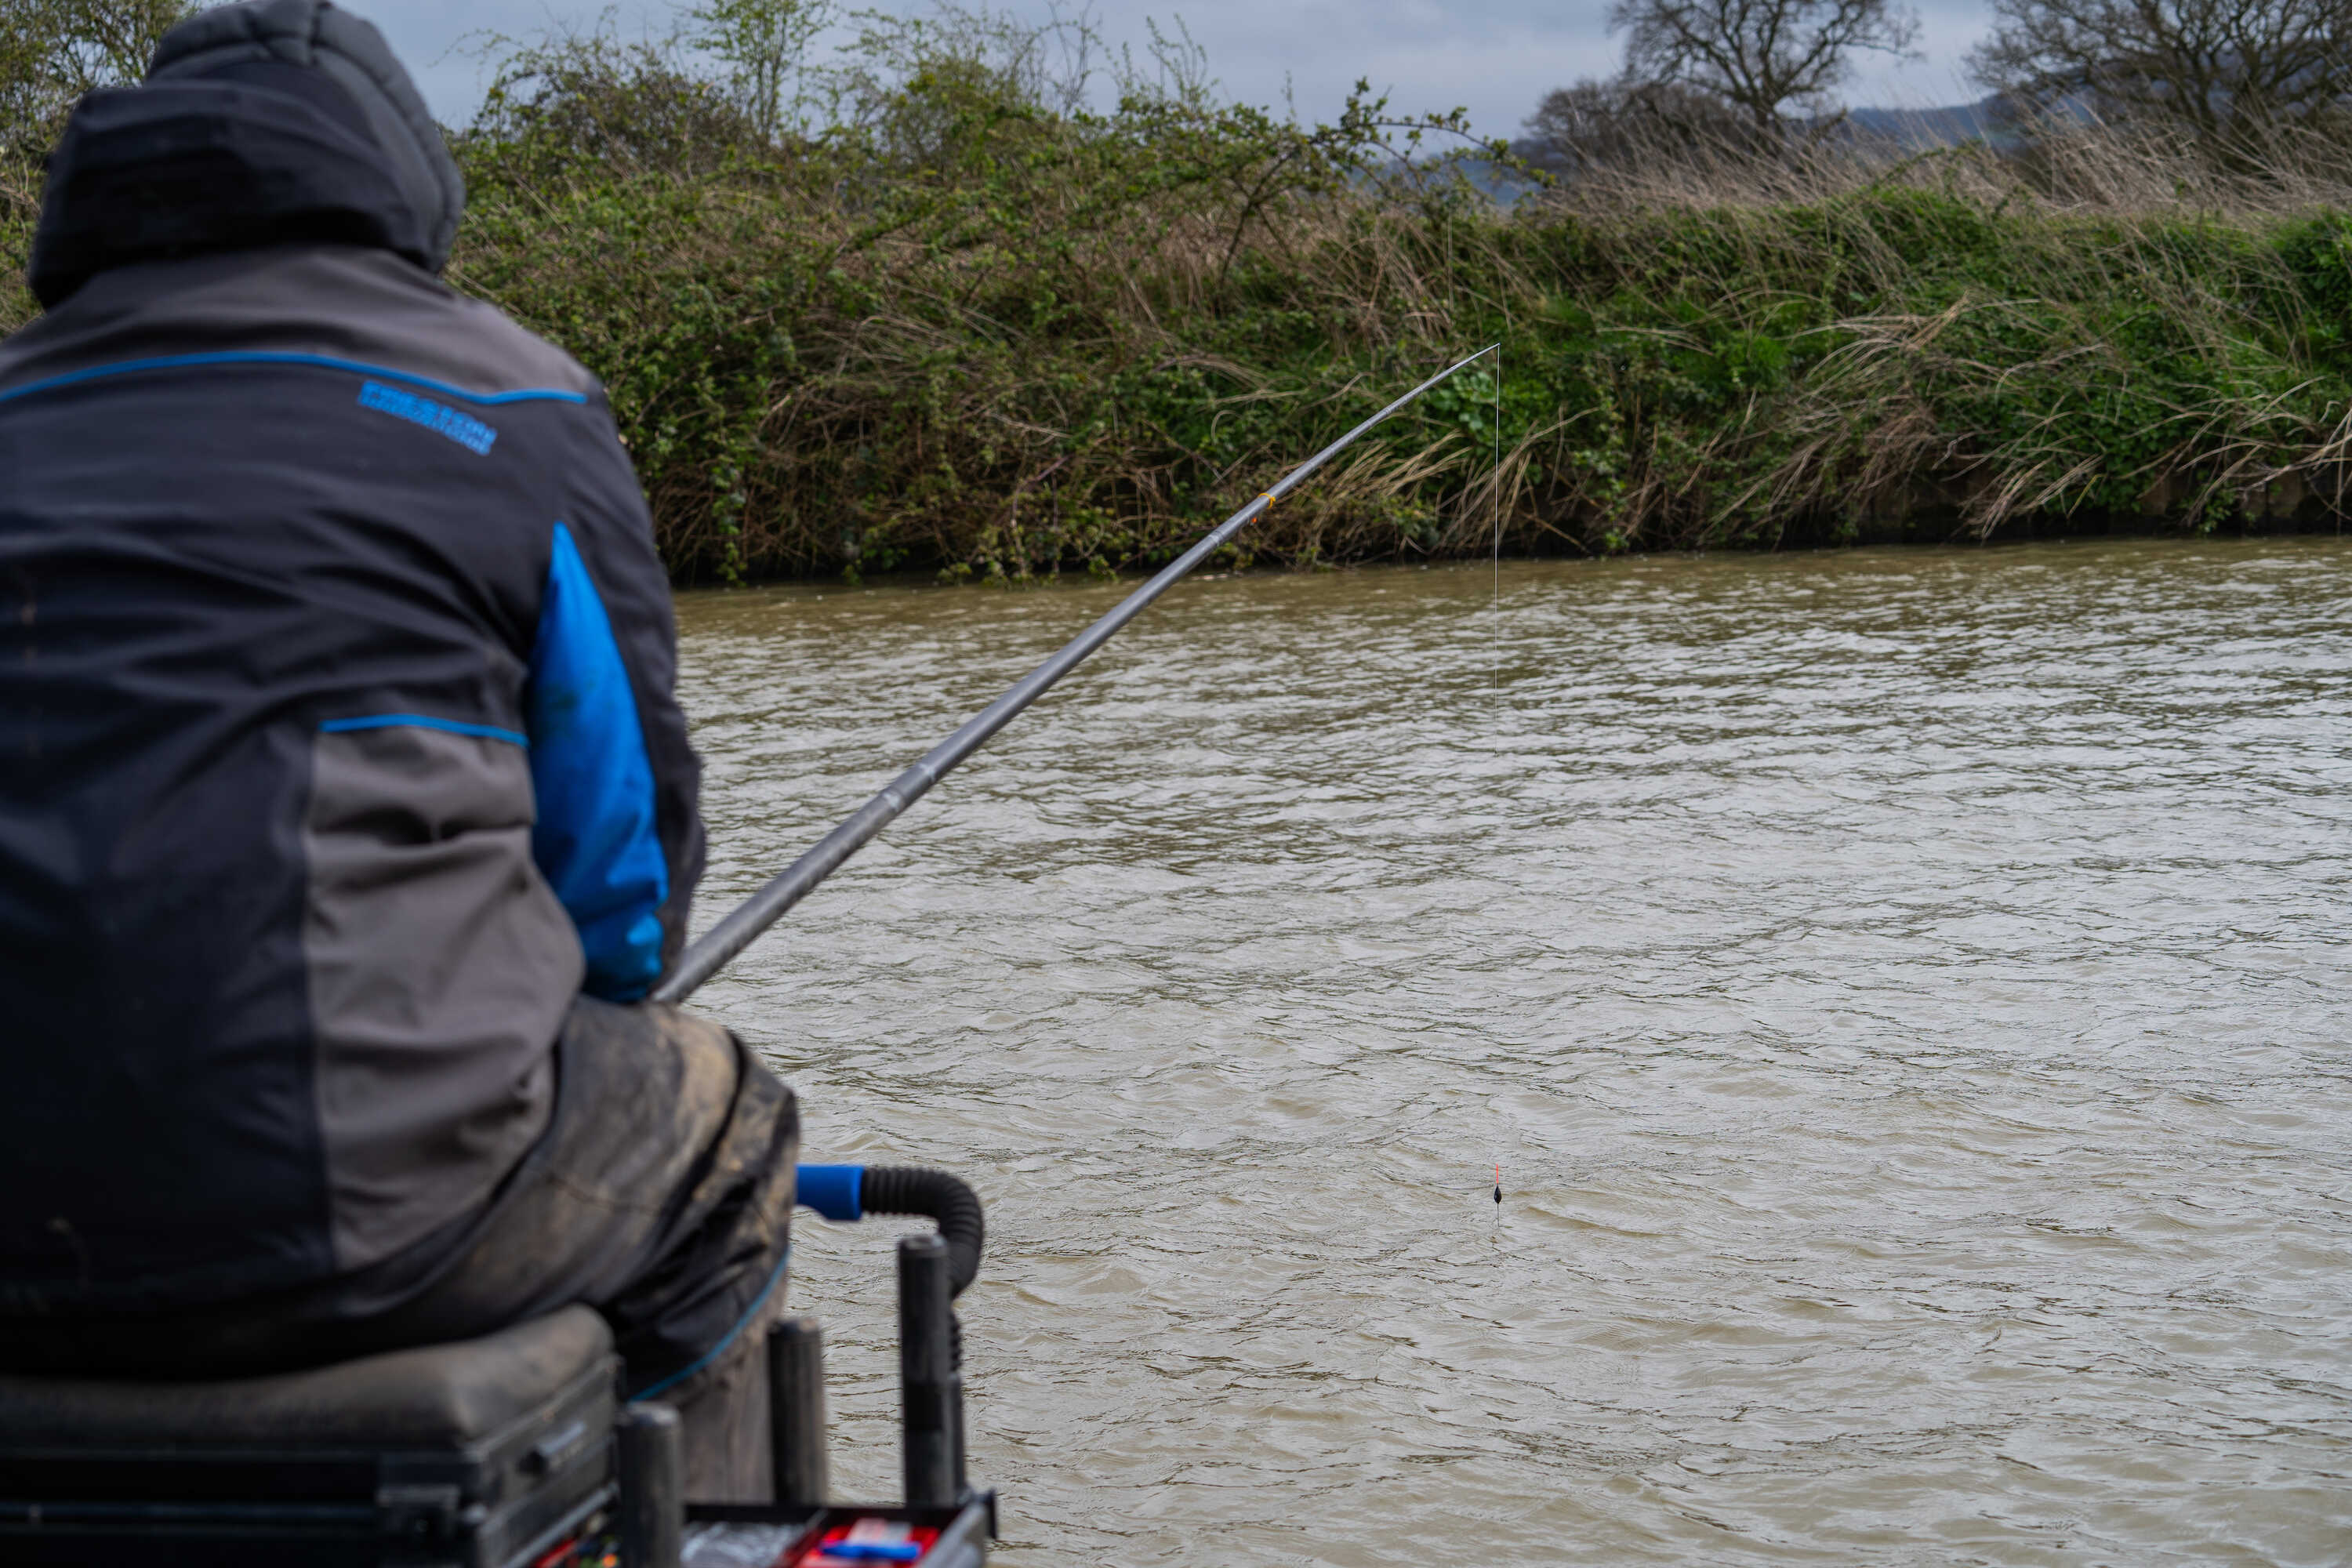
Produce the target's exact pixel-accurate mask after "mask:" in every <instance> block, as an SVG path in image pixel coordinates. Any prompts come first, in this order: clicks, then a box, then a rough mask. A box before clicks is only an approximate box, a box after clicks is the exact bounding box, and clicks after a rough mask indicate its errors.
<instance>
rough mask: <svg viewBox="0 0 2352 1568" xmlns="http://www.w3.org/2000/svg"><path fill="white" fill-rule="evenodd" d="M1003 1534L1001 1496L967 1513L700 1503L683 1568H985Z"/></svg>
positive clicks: (964, 1509) (683, 1550)
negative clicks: (991, 1546) (903, 1567)
mask: <svg viewBox="0 0 2352 1568" xmlns="http://www.w3.org/2000/svg"><path fill="white" fill-rule="evenodd" d="M995 1533H996V1494H995V1493H994V1492H982V1493H979V1494H977V1495H976V1496H973V1497H971V1498H968V1499H967V1500H965V1501H964V1502H963V1504H962V1505H961V1507H949V1508H863V1507H856V1506H852V1505H848V1504H842V1503H835V1504H834V1505H832V1506H830V1507H826V1508H821V1509H815V1510H810V1509H805V1508H773V1507H767V1506H763V1505H760V1504H735V1503H708V1504H706V1503H697V1504H693V1505H690V1506H688V1509H687V1510H686V1530H685V1534H684V1536H683V1538H682V1540H681V1541H680V1542H679V1551H678V1563H679V1568H892V1565H895V1564H899V1563H912V1564H915V1565H916V1568H978V1565H979V1564H980V1563H984V1562H986V1561H987V1560H988V1542H989V1540H990V1538H991V1537H992V1536H993V1535H994V1534H995Z"/></svg>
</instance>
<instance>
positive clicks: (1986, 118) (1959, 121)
mask: <svg viewBox="0 0 2352 1568" xmlns="http://www.w3.org/2000/svg"><path fill="white" fill-rule="evenodd" d="M1999 101H2000V100H1998V99H1995V98H1990V97H1987V98H1980V99H1979V100H1977V101H1976V102H1974V103H1956V104H1952V105H1950V106H1948V107H1947V108H1943V109H1850V110H1846V116H1845V118H1846V122H1847V123H1848V124H1850V125H1852V126H1853V127H1854V128H1855V129H1856V130H1858V131H1864V132H1869V133H1870V134H1872V135H1874V136H1883V137H1885V138H1886V139H1887V140H1888V141H1890V142H1895V143H1896V144H1898V145H1900V146H1905V147H1957V146H1958V145H1959V144H1960V143H1961V142H1974V141H1986V142H1994V141H1998V140H2000V136H2001V134H2002V132H2001V131H2000V127H1999V125H1998V122H1997V121H1995V119H1994V117H1993V107H1994V105H1995V104H1996V103H1998V102H1999Z"/></svg>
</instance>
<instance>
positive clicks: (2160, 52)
mask: <svg viewBox="0 0 2352 1568" xmlns="http://www.w3.org/2000/svg"><path fill="white" fill-rule="evenodd" d="M1993 15H1994V17H1995V19H1996V20H1995V26H1994V28H1993V32H1992V36H1991V37H1990V38H1989V39H1988V40H1987V41H1986V42H1985V43H1983V44H1982V45H1980V46H1979V47H1978V48H1977V49H1976V50H1975V52H1974V53H1973V54H1972V55H1971V57H1970V59H1969V64H1970V66H1971V68H1973V69H1974V71H1975V73H1976V76H1977V79H1979V81H1982V82H1984V83H1985V84H1986V85H1987V86H1990V87H1992V88H1994V89H1997V90H2000V91H2001V92H2004V93H2007V94H2009V95H2010V96H2011V98H2013V99H2017V100H2023V101H2025V102H2028V103H2033V104H2040V105H2042V106H2044V107H2047V106H2050V105H2052V104H2053V103H2057V102H2062V101H2063V100H2066V99H2068V98H2070V97H2072V98H2084V99H2087V100H2089V101H2090V102H2091V104H2092V105H2093V106H2094V107H2095V108H2096V109H2098V110H2100V111H2101V112H2102V113H2104V114H2105V115H2107V116H2108V117H2110V118H2114V119H2124V120H2142V121H2157V122H2158V123H2169V124H2173V125H2178V126H2180V127H2182V128H2184V129H2186V130H2188V131H2189V132H2192V133H2193V134H2195V135H2196V136H2197V137H2199V138H2200V140H2202V141H2204V142H2207V143H2208V144H2209V145H2210V144H2216V143H2221V142H2227V141H2229V140H2231V138H2232V137H2233V136H2236V135H2238V134H2239V133H2241V132H2252V131H2258V130H2259V129H2261V128H2262V127H2263V126H2265V125H2271V124H2275V123H2278V122H2280V121H2285V120H2295V119H2303V118H2305V117H2307V116H2309V115H2311V114H2313V113H2315V112H2318V111H2321V110H2334V109H2336V108H2337V107H2338V106H2340V105H2341V104H2342V103H2343V101H2344V100H2345V98H2346V95H2347V92H2352V59H2347V57H2346V52H2345V51H2346V49H2347V47H2352V0H1994V3H1993Z"/></svg>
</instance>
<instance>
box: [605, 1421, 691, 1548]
mask: <svg viewBox="0 0 2352 1568" xmlns="http://www.w3.org/2000/svg"><path fill="white" fill-rule="evenodd" d="M619 1426H620V1436H621V1444H620V1448H621V1452H620V1470H621V1563H622V1568H678V1556H679V1553H680V1552H682V1551H684V1549H685V1539H684V1538H685V1534H686V1496H685V1490H686V1488H685V1482H686V1443H685V1438H684V1436H683V1435H682V1433H681V1431H680V1428H679V1425H678V1419H677V1411H675V1410H672V1409H671V1408H670V1407H669V1406H668V1405H630V1406H629V1407H628V1408H627V1409H625V1410H624V1411H623V1412H621V1419H620V1422H619Z"/></svg>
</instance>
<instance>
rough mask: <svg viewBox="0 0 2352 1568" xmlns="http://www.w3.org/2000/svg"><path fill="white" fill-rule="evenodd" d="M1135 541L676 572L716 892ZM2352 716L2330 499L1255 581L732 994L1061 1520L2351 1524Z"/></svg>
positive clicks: (1664, 1528)
mask: <svg viewBox="0 0 2352 1568" xmlns="http://www.w3.org/2000/svg"><path fill="white" fill-rule="evenodd" d="M1117 595H1118V588H1116V587H1112V586H1106V585H1091V584H1090V585H1085V586H1069V587H1060V588H1053V589H1044V590H1035V591H1029V592H1018V593H994V592H988V591H984V590H979V589H970V588H966V589H955V590H946V589H928V588H896V587H894V588H887V589H875V590H854V589H845V588H842V587H839V586H834V587H831V588H824V589H801V588H794V589H785V590H772V591H759V592H747V593H736V594H725V595H689V596H688V597H686V598H685V599H684V600H683V601H682V602H681V615H682V620H683V626H684V658H685V675H684V681H683V684H684V687H685V689H686V690H687V692H688V702H689V706H690V708H691V710H692V711H693V713H694V715H695V718H696V720H697V738H698V743H699V745H700V746H701V748H702V750H703V752H704V753H705V756H706V758H707V762H708V769H709V773H708V780H707V784H706V786H705V796H704V798H705V803H706V806H707V809H708V813H709V819H710V826H711V836H712V858H711V870H710V875H709V879H708V880H707V881H706V883H705V884H704V886H705V894H704V898H703V905H702V909H701V910H700V918H701V919H702V920H703V921H706V922H707V921H709V920H710V919H712V918H715V916H716V915H717V913H718V912H719V910H721V909H722V908H723V907H724V906H725V904H726V903H727V902H728V901H729V900H730V897H732V896H738V895H740V894H741V893H742V892H744V891H747V890H748V889H750V888H751V886H752V885H754V883H755V882H756V880H757V879H759V877H760V876H761V874H762V873H763V872H765V871H768V870H770V869H772V868H775V867H776V866H778V865H780V864H781V863H782V861H784V860H786V859H788V858H790V857H791V856H792V855H793V854H795V853H797V852H798V851H799V850H800V849H801V848H802V847H804V846H805V845H806V844H807V843H808V842H809V841H810V840H812V839H813V838H814V837H816V836H817V835H818V834H820V833H821V832H822V831H823V830H824V828H825V827H827V826H830V825H831V824H832V822H833V821H834V820H835V819H836V818H837V817H839V816H842V815H844V814H845V812H846V811H847V810H849V809H850V808H851V807H852V806H854V805H856V803H857V802H858V801H859V800H861V799H862V798H863V797H864V796H865V795H866V794H868V793H870V791H871V790H872V789H873V788H875V787H876V786H877V784H879V783H880V782H881V781H882V780H883V779H884V778H885V777H887V775H888V774H890V773H895V772H896V771H897V770H898V768H899V767H900V766H902V765H903V764H904V763H906V762H908V761H909V760H911V759H912V757H914V756H915V755H916V754H918V753H919V752H920V751H922V750H923V749H924V748H925V747H927V746H928V745H929V743H930V742H932V741H933V740H935V739H936V738H938V737H939V736H940V734H943V733H944V732H945V731H947V730H949V729H950V728H951V727H952V726H953V725H954V724H955V723H956V722H957V721H960V720H961V719H962V718H963V717H965V716H966V715H967V714H968V713H970V712H971V710H974V709H976V708H978V707H980V706H981V705H982V703H983V702H984V701H986V700H987V699H988V698H990V697H991V696H992V695H994V693H995V692H996V691H997V690H998V689H1000V688H1001V687H1003V685H1005V684H1007V683H1008V682H1010V681H1011V680H1012V679H1013V678H1014V677H1015V676H1016V675H1018V674H1019V673H1020V672H1021V671H1022V670H1023V669H1024V668H1026V667H1027V666H1028V665H1029V664H1030V663H1031V662H1033V661H1034V659H1035V658H1039V657H1041V656H1042V655H1043V654H1045V652H1047V651H1049V650H1050V649H1051V648H1053V647H1055V646H1057V645H1058V644H1059V643H1060V642H1062V641H1063V640H1064V639H1065V637H1067V636H1069V635H1070V634H1072V633H1074V632H1075V631H1076V629H1077V628H1078V627H1079V626H1082V625H1083V624H1085V623H1086V622H1087V620H1088V619H1090V618H1091V617H1092V616H1094V615H1096V614H1097V613H1098V612H1099V611H1100V610H1101V609H1103V608H1105V607H1107V606H1108V605H1109V604H1110V603H1111V602H1112V601H1113V600H1114V599H1115V598H1116V596H1117ZM2347 741H2352V547H2347V546H2346V545H2344V544H2341V543H2339V542H2336V541H2334V540H2297V541H2285V542H2279V541H2273V542H2254V543H2238V542H2206V543H2187V542H2099V543H2070V544H2042V545H2031V546H2017V547H2005V548H1993V549H1984V550H1969V551H1960V550H1954V551H1935V550H1914V551H1860V552H1848V553H1842V554H1817V555H1815V554H1807V555H1787V556H1770V557H1763V556H1736V557H1722V558H1707V559H1687V558H1654V559H1631V560H1619V561H1612V562H1602V563H1523V564H1507V565H1505V566H1504V567H1503V569H1502V572H1501V574H1500V583H1499V594H1498V592H1497V586H1496V578H1495V576H1494V575H1493V574H1492V573H1491V572H1490V571H1489V569H1488V568H1486V567H1484V566H1478V567H1461V568H1452V569H1432V570H1411V569H1399V570H1370V571H1360V572H1349V573H1340V574H1327V575H1296V576H1248V577H1238V578H1224V579H1217V580H1210V581H1203V582H1197V583H1194V584H1187V585H1186V586H1184V587H1182V588H1181V589H1179V590H1178V591H1177V592H1176V593H1175V594H1174V595H1171V597H1170V599H1168V600H1167V601H1164V602H1163V604H1162V605H1161V606H1160V607H1159V608H1157V609H1155V610H1154V611H1153V612H1151V613H1150V615H1149V616H1147V617H1146V619H1145V620H1144V621H1143V622H1141V623H1140V624H1139V625H1138V626H1135V627H1134V628H1133V629H1131V630H1130V631H1129V633H1127V634H1126V635H1125V636H1124V637H1121V638H1120V639H1119V640H1118V641H1117V642H1115V643H1114V644H1113V645H1112V646H1111V647H1109V648H1108V649H1107V650H1106V651H1105V652H1104V653H1103V654H1101V655H1099V656H1098V657H1097V659H1096V661H1095V662H1093V663H1092V664H1090V665H1088V666H1087V667H1085V668H1082V669H1081V670H1080V672H1079V673H1078V674H1077V675H1076V676H1075V677H1073V678H1072V679H1070V680H1069V681H1068V682H1066V684H1065V685H1064V687H1063V688H1062V689H1060V690H1059V691H1057V692H1056V693H1055V694H1054V695H1053V696H1051V697H1049V698H1047V699H1046V700H1045V702H1044V703H1043V704H1042V705H1041V706H1040V707H1039V708H1038V709H1036V710H1033V711H1032V712H1031V714H1030V715H1029V716H1027V717H1026V718H1024V719H1023V720H1021V721H1018V722H1017V723H1016V724H1015V725H1014V727H1013V729H1012V730H1011V731H1008V732H1007V733H1005V734H1004V735H1003V736H1002V737H1001V738H1000V739H999V740H998V741H997V742H996V743H995V744H994V745H993V746H992V749H990V750H989V751H987V752H982V754H981V756H980V757H979V758H977V759H976V760H975V761H974V762H972V763H970V764H968V765H967V767H966V768H965V769H964V771H963V772H961V773H959V774H957V775H956V776H955V777H954V778H952V779H951V780H950V782H949V783H948V784H945V785H943V786H942V787H941V788H940V790H939V791H938V792H936V793H935V794H934V795H931V797H930V798H929V800H927V801H925V802H924V803H923V804H922V805H919V806H918V807H917V808H916V809H915V811H914V812H913V813H912V814H910V816H908V818H907V819H906V820H904V821H902V822H901V824H900V825H899V826H897V827H896V828H894V829H893V830H892V831H891V833H890V834H889V836H888V837H887V841H886V842H884V843H882V844H879V845H877V846H875V847H872V848H870V849H869V850H867V851H866V853H865V854H864V855H863V856H861V857H860V858H858V859H857V860H856V861H854V862H852V864H851V865H850V867H849V868H847V869H845V871H844V872H842V873H841V874H840V875H838V876H837V877H836V878H835V879H834V880H833V881H832V882H831V883H829V884H827V886H826V887H825V888H824V889H822V890H820V892H819V893H818V894H817V895H816V896H815V897H814V898H813V899H812V900H810V901H809V902H808V903H806V904H805V905H803V908H802V909H801V910H799V911H798V912H796V913H795V914H794V915H793V917H792V918H791V919H790V920H789V921H787V922H786V924H785V925H784V926H783V927H782V928H780V929H779V931H777V932H775V933H774V934H773V935H772V936H771V937H770V938H769V939H768V941H767V942H764V943H763V944H761V946H760V947H758V948H757V949H755V950H754V951H753V952H751V954H750V955H748V956H747V957H746V959H744V960H743V961H742V962H740V963H738V964H737V966H736V967H735V968H734V969H733V970H732V971H730V973H728V974H726V975H724V976H722V977H721V978H720V979H719V981H718V982H715V983H714V984H712V985H711V986H710V987H709V989H707V990H706V991H705V992H703V993H702V995H701V998H700V1005H705V1006H707V1007H708V1008H709V1010H710V1011H711V1012H713V1013H714V1014H716V1015H717V1016H720V1017H722V1018H724V1019H725V1020H726V1021H727V1022H729V1023H730V1024H731V1025H733V1026H735V1027H736V1028H738V1029H739V1030H740V1031H741V1032H742V1034H743V1035H744V1036H745V1037H746V1038H748V1039H750V1040H751V1041H752V1042H754V1043H755V1044H756V1045H757V1046H758V1047H760V1048H761V1050H763V1051H764V1052H765V1053H766V1054H767V1055H768V1057H769V1058H771V1059H772V1061H773V1062H774V1063H775V1064H776V1065H777V1067H778V1068H780V1070H782V1072H783V1073H784V1074H785V1076H786V1077H787V1079H789V1080H790V1081H791V1082H792V1083H793V1085H794V1086H795V1087H796V1088H797V1089H799V1091H800V1093H801V1095H802V1097H803V1108H804V1115H805V1132H806V1147H805V1149H804V1157H805V1158H810V1159H821V1160H844V1161H861V1162H884V1161H897V1160H923V1161H932V1162H936V1163H943V1164H946V1165H949V1166H951V1167H953V1168H955V1169H957V1170H959V1171H961V1173H964V1174H965V1175H966V1176H967V1177H969V1178H970V1179H971V1181H972V1182H973V1184H975V1185H976V1186H978V1187H979V1188H980V1189H981V1191H982V1194H983V1195H984V1196H985V1197H986V1199H987V1200H988V1203H989V1225H990V1237H989V1239H990V1247H989V1254H988V1259H987V1264H986V1267H985V1269H984V1273H983V1277H982V1282H981V1283H980V1285H978V1286H977V1287H976V1288H975V1289H973V1290H972V1291H971V1293H970V1294H969V1295H968V1296H967V1297H966V1298H965V1300H964V1303H963V1312H964V1319H965V1324H966V1336H967V1343H968V1345H969V1346H970V1363H971V1364H970V1368H969V1376H970V1379H971V1385H972V1390H971V1399H972V1403H971V1426H972V1447H973V1468H974V1470H975V1473H976V1475H977V1476H978V1477H980V1478H982V1479H984V1480H985V1481H987V1482H989V1483H992V1484H994V1485H996V1486H998V1487H1000V1488H1002V1489H1003V1496H1004V1513H1003V1519H1004V1525H1003V1528H1004V1534H1005V1537H1006V1541H1007V1545H1006V1547H1005V1549H1004V1551H1003V1561H1005V1562H1007V1563H1013V1564H1023V1563H1027V1564H1040V1565H1042V1564H1046V1563H1055V1564H1066V1563H1122V1564H1124V1563H1217V1564H1221V1565H1231V1564H1276V1563H1330V1564H1371V1563H1494V1564H1515V1563H1555V1562H1568V1561H1580V1562H1593V1563H1694V1564H1695V1563H1815V1562H1818V1563H1862V1562H1868V1563H1978V1562H1984V1563H2084V1564H2089V1563H2216V1562H2229V1563H2341V1562H2344V1561H2346V1560H2347V1558H2352V1290H2347V1286H2352V1026H2347V1005H2346V1004H2347V949H2346V945H2345V944H2346V937H2347V918H2346V917H2347V878H2352V804H2348V803H2352V752H2347ZM1497 1161H1499V1162H1500V1163H1501V1165H1502V1179H1503V1202H1502V1203H1501V1204H1500V1205H1496V1203H1495V1202H1494V1200H1493V1196H1492V1187H1493V1167H1494V1165H1495V1163H1496V1162H1497ZM891 1234H892V1233H891V1231H889V1230H888V1229H887V1228H886V1227H885V1226H883V1225H881V1224H878V1223H875V1222H869V1223H868V1224H866V1226H854V1227H853V1226H844V1227H832V1226H824V1225H823V1224H821V1223H818V1222H816V1221H814V1219H804V1223H803V1226H801V1227H800V1228H799V1230H798V1231H797V1232H796V1236H795V1269H794V1285H793V1300H794V1303H795V1306H796V1308H797V1310H801V1311H804V1312H810V1313H814V1314H815V1315H817V1316H818V1317H820V1318H821V1319H822V1320H823V1321H824V1323H825V1324H826V1327H827V1332H828V1335H829V1337H830V1341H831V1354H832V1373H833V1395H834V1400H835V1415H836V1421H835V1452H834V1465H835V1483H836V1490H838V1491H840V1492H843V1493H845V1494H851V1495H866V1496H877V1495H894V1494H895V1488H896V1466H897V1451H896V1445H895V1428H894V1426H893V1422H894V1420H895V1411H896V1393H895V1377H896V1362H895V1352H894V1351H893V1349H892V1343H893V1342H892V1337H891V1336H892V1329H891V1325H890V1319H889V1313H890V1301H891V1299H892V1287H891V1284H890V1275H889V1268H890V1263H889V1246H890V1236H891Z"/></svg>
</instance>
